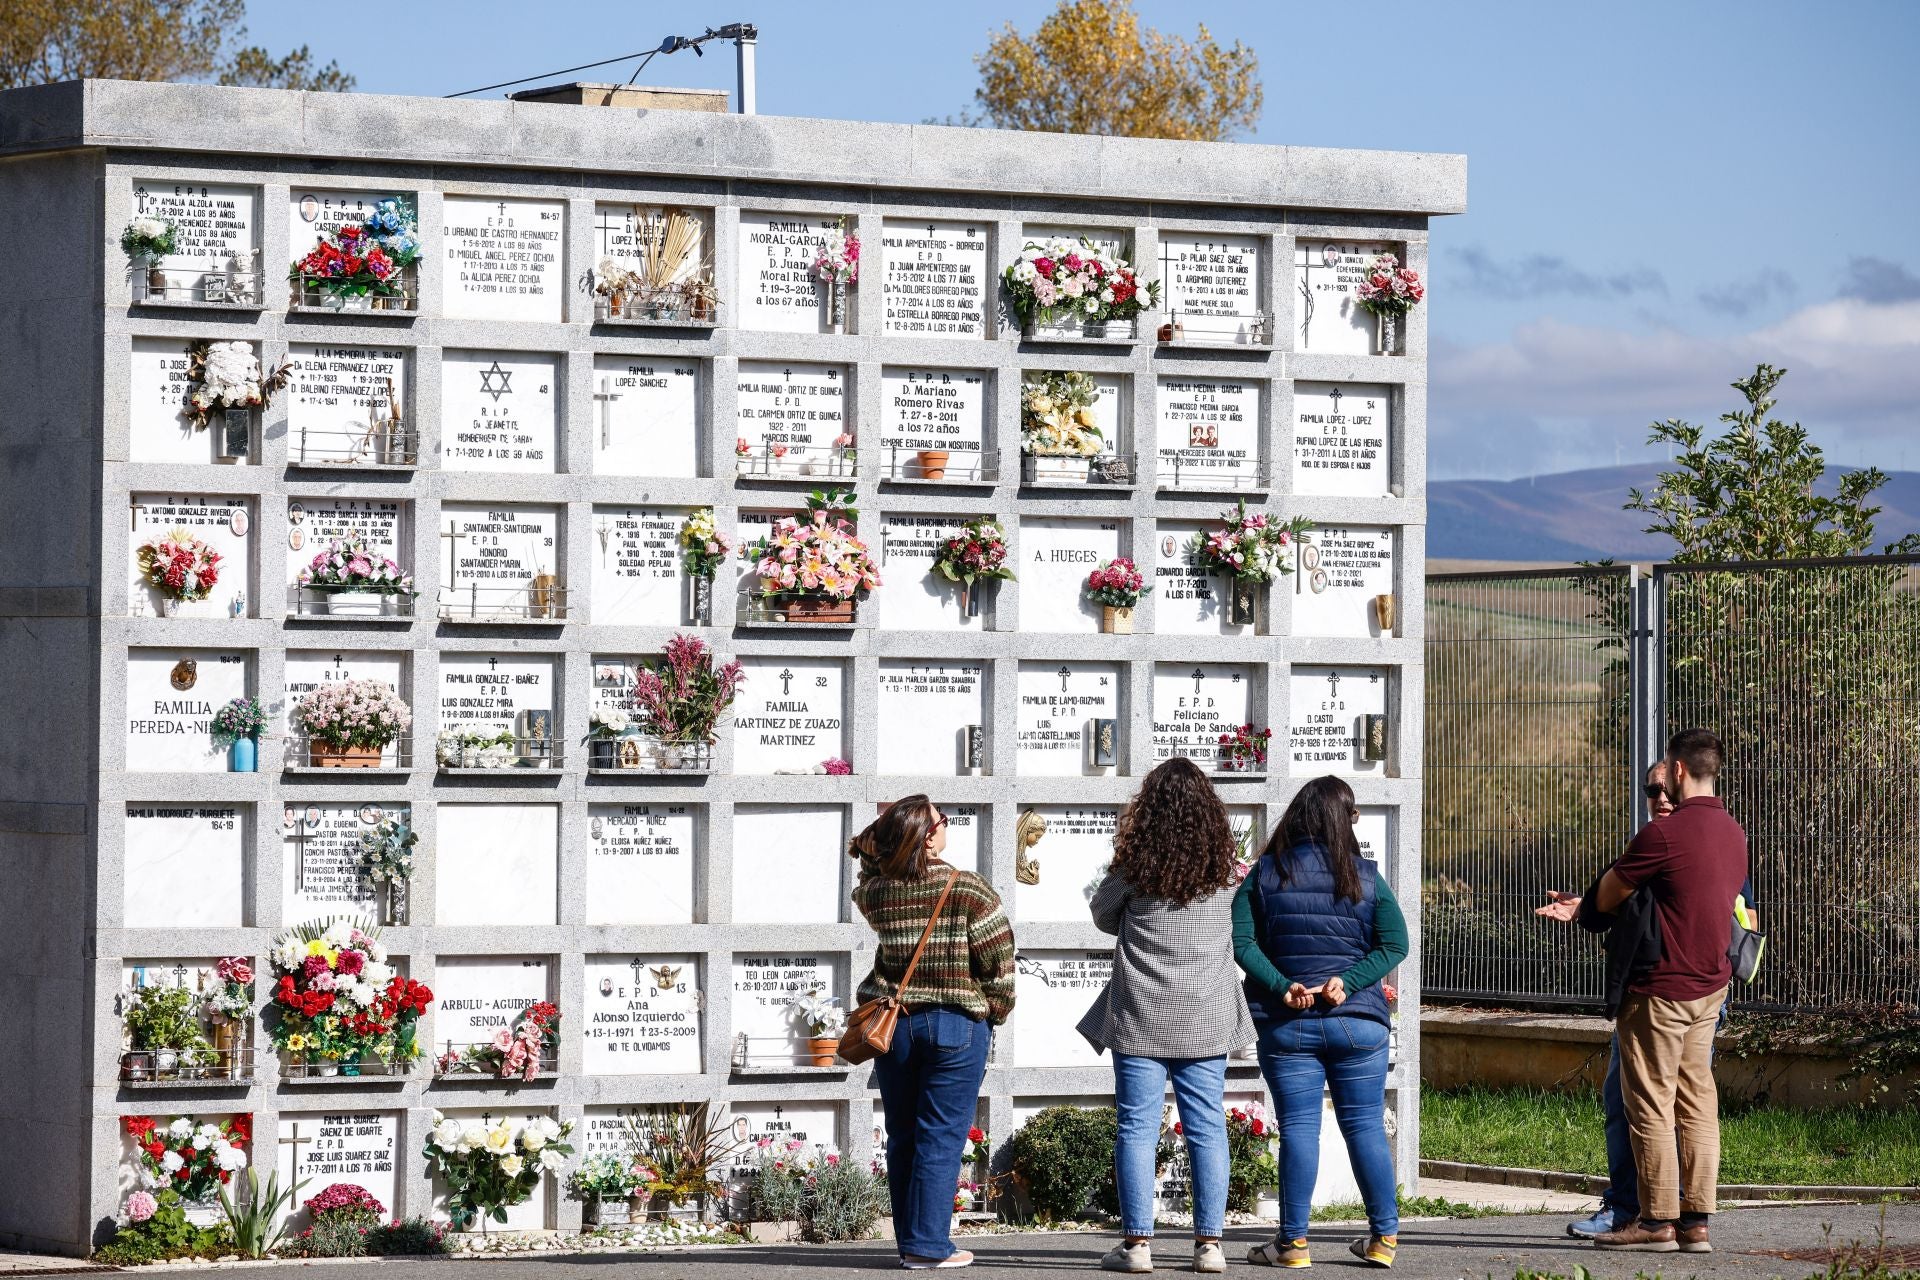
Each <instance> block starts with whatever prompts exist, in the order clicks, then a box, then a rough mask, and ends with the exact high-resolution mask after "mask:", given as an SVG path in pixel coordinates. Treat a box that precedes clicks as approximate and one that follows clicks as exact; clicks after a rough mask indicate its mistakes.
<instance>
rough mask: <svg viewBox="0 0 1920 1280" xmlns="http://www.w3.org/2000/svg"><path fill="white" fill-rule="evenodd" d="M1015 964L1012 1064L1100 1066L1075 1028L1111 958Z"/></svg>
mask: <svg viewBox="0 0 1920 1280" xmlns="http://www.w3.org/2000/svg"><path fill="white" fill-rule="evenodd" d="M1043 847H1044V846H1043ZM1017 963H1018V966H1019V969H1018V976H1017V977H1016V978H1015V980H1014V1004H1013V1037H1014V1062H1013V1065H1014V1066H1016V1067H1095V1066H1100V1065H1102V1064H1103V1063H1104V1062H1105V1061H1106V1059H1105V1058H1103V1057H1101V1056H1100V1055H1098V1054H1096V1053H1094V1051H1093V1046H1092V1045H1090V1044H1088V1043H1087V1040H1086V1037H1085V1036H1083V1035H1081V1034H1080V1033H1079V1032H1078V1031H1076V1030H1075V1029H1074V1027H1075V1025H1076V1024H1077V1023H1078V1022H1079V1021H1080V1019H1081V1017H1082V1016H1083V1015H1084V1014H1085V1013H1086V1011H1087V1008H1088V1006H1090V1005H1092V1004H1093V1002H1094V1000H1095V999H1096V998H1098V996H1099V994H1100V992H1101V991H1102V990H1103V989H1104V988H1105V987H1106V985H1107V980H1108V978H1110V977H1111V976H1112V975H1113V953H1112V952H1111V951H1022V952H1021V953H1020V955H1019V957H1018V959H1017Z"/></svg>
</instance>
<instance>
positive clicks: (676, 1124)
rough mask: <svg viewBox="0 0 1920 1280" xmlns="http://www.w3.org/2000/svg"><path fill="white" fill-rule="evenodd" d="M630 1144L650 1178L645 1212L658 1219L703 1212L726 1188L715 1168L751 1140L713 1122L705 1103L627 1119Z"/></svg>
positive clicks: (653, 1109)
mask: <svg viewBox="0 0 1920 1280" xmlns="http://www.w3.org/2000/svg"><path fill="white" fill-rule="evenodd" d="M627 1143H628V1148H629V1150H630V1151H631V1153H632V1156H633V1161H634V1164H635V1165H636V1166H637V1167H638V1168H639V1169H641V1170H642V1171H643V1172H644V1174H645V1175H646V1179H647V1180H646V1186H645V1187H643V1188H642V1189H641V1193H640V1194H643V1195H644V1196H645V1200H644V1202H641V1208H642V1211H643V1212H644V1214H645V1215H646V1216H647V1217H648V1218H651V1219H653V1220H654V1221H663V1220H665V1219H668V1218H674V1217H698V1216H700V1213H701V1210H702V1208H703V1207H704V1205H705V1202H706V1201H707V1199H708V1198H709V1197H714V1196H721V1195H724V1194H725V1193H726V1188H725V1187H723V1186H721V1184H720V1183H719V1181H718V1180H717V1179H716V1178H715V1176H714V1174H715V1172H716V1171H717V1170H718V1169H720V1168H721V1167H723V1166H724V1165H725V1164H726V1163H727V1162H728V1161H730V1160H731V1159H732V1158H733V1157H734V1156H735V1155H736V1154H738V1153H739V1152H741V1151H743V1150H745V1149H746V1145H747V1144H746V1143H745V1142H744V1141H743V1140H741V1139H738V1138H735V1137H734V1136H733V1132H732V1128H731V1127H730V1126H727V1125H718V1124H715V1123H713V1121H712V1119H711V1112H710V1109H709V1107H708V1106H707V1104H705V1103H694V1104H692V1105H688V1104H686V1103H680V1104H677V1105H674V1106H670V1107H649V1108H648V1109H647V1113H646V1116H645V1117H644V1118H641V1117H637V1116H636V1117H633V1118H631V1119H629V1120H628V1121H627ZM638 1198H639V1197H638V1196H636V1200H638Z"/></svg>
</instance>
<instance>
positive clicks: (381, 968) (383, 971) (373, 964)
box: [360, 960, 393, 987]
mask: <svg viewBox="0 0 1920 1280" xmlns="http://www.w3.org/2000/svg"><path fill="white" fill-rule="evenodd" d="M360 977H361V978H362V979H363V980H365V981H366V982H369V983H371V984H372V985H374V986H376V987H384V986H386V985H387V984H388V983H389V982H392V981H393V966H392V965H390V964H382V963H380V962H379V961H378V960H371V961H368V962H367V965H366V967H365V968H363V969H361V970H360Z"/></svg>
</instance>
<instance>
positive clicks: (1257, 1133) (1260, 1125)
mask: <svg viewBox="0 0 1920 1280" xmlns="http://www.w3.org/2000/svg"><path fill="white" fill-rule="evenodd" d="M1266 1133H1267V1126H1266V1123H1265V1122H1264V1121H1261V1120H1255V1121H1254V1122H1253V1136H1254V1137H1256V1138H1262V1137H1265V1136H1266Z"/></svg>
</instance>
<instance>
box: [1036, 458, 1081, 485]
mask: <svg viewBox="0 0 1920 1280" xmlns="http://www.w3.org/2000/svg"><path fill="white" fill-rule="evenodd" d="M1090 467H1091V464H1090V463H1089V462H1088V461H1087V459H1085V458H1081V457H1072V458H1059V457H1047V456H1042V455H1037V454H1036V455H1034V456H1031V457H1029V458H1028V459H1027V478H1028V479H1029V480H1032V481H1034V482H1036V483H1040V484H1085V483H1086V481H1087V474H1088V471H1089V470H1090Z"/></svg>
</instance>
